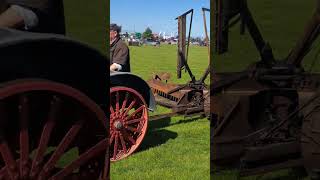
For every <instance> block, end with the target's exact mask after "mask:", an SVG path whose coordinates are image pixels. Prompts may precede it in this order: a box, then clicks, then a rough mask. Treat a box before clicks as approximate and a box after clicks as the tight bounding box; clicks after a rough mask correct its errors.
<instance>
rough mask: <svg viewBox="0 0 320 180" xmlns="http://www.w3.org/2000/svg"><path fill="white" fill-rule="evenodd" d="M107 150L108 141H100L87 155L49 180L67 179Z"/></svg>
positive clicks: (83, 155) (82, 155)
mask: <svg viewBox="0 0 320 180" xmlns="http://www.w3.org/2000/svg"><path fill="white" fill-rule="evenodd" d="M107 148H108V139H107V138H105V139H103V140H102V141H100V142H99V143H98V144H96V145H95V146H93V147H92V148H90V149H89V150H88V151H86V152H85V153H83V154H81V155H80V156H79V157H78V159H76V160H75V161H73V162H72V163H71V164H69V165H68V166H66V167H65V168H64V169H62V170H61V171H59V172H58V173H57V174H55V175H54V176H53V177H52V178H50V179H49V180H53V179H63V178H64V177H66V176H68V175H69V174H71V173H72V172H73V171H74V170H75V169H77V168H79V167H80V166H82V165H83V164H85V163H86V162H87V161H89V160H90V159H92V158H94V157H97V156H99V155H101V153H104V152H105V151H106V149H107Z"/></svg>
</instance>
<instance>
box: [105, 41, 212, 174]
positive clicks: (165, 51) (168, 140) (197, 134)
mask: <svg viewBox="0 0 320 180" xmlns="http://www.w3.org/2000/svg"><path fill="white" fill-rule="evenodd" d="M176 53H177V52H176V46H173V45H161V46H160V47H152V46H144V47H130V55H131V66H132V72H133V73H134V74H137V75H139V76H141V77H142V78H143V79H145V80H147V79H149V78H151V77H152V73H154V72H163V71H169V72H171V73H172V79H173V80H175V81H174V82H178V83H185V82H187V81H188V80H189V77H188V76H187V74H183V78H182V79H180V80H177V79H176V78H175V77H176V76H175V72H176V70H175V69H176V68H175V67H176ZM189 63H190V66H191V68H192V70H193V72H194V73H195V76H196V77H200V75H201V74H202V73H203V72H204V70H205V68H206V67H207V65H208V60H207V49H206V48H204V47H192V48H191V50H190V58H189ZM164 112H168V109H165V108H161V107H160V108H158V109H157V111H156V112H155V113H157V114H158V113H164ZM209 141H210V140H209V121H208V120H207V119H191V118H186V119H183V117H175V118H171V119H164V120H160V121H157V122H150V123H149V127H148V132H147V135H146V137H145V139H144V140H143V142H142V145H141V147H140V148H139V150H138V152H136V153H134V154H133V155H132V156H130V157H128V158H127V159H124V160H121V161H119V162H115V163H112V164H111V179H137V180H140V179H161V180H162V179H188V180H189V179H209V176H210V175H209V172H210V171H209V154H210V147H209Z"/></svg>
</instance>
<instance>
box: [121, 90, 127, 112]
mask: <svg viewBox="0 0 320 180" xmlns="http://www.w3.org/2000/svg"><path fill="white" fill-rule="evenodd" d="M128 97H129V94H128V93H127V92H126V95H125V98H124V100H123V102H122V106H121V110H122V111H123V112H122V113H124V110H125V108H126V106H127V102H128Z"/></svg>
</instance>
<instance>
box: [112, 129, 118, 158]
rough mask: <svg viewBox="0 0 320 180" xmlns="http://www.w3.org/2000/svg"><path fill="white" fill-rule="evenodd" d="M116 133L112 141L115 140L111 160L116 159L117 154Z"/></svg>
mask: <svg viewBox="0 0 320 180" xmlns="http://www.w3.org/2000/svg"><path fill="white" fill-rule="evenodd" d="M118 136H119V135H118V133H116V135H115V137H114V139H115V142H114V146H113V159H116V157H117V154H118V139H119V138H118Z"/></svg>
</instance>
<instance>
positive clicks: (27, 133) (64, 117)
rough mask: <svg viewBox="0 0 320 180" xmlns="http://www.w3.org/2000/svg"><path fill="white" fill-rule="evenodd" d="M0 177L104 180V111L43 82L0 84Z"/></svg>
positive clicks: (69, 91)
mask: <svg viewBox="0 0 320 180" xmlns="http://www.w3.org/2000/svg"><path fill="white" fill-rule="evenodd" d="M0 116H1V117H0V157H1V158H0V159H1V160H0V179H6V180H7V179H8V180H9V179H10V180H13V179H28V180H33V179H37V180H40V179H43V180H44V179H49V180H53V179H107V174H108V172H109V158H108V156H107V154H108V141H109V140H108V136H107V135H108V128H107V124H106V116H105V113H104V112H103V111H102V110H101V108H100V107H99V106H98V105H96V104H95V103H94V102H93V101H92V100H90V99H89V98H88V97H87V96H85V95H84V94H82V93H81V92H79V91H78V90H76V89H73V88H71V87H69V86H66V85H63V84H60V83H55V82H52V81H47V80H17V81H13V82H9V83H5V84H1V85H0Z"/></svg>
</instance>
